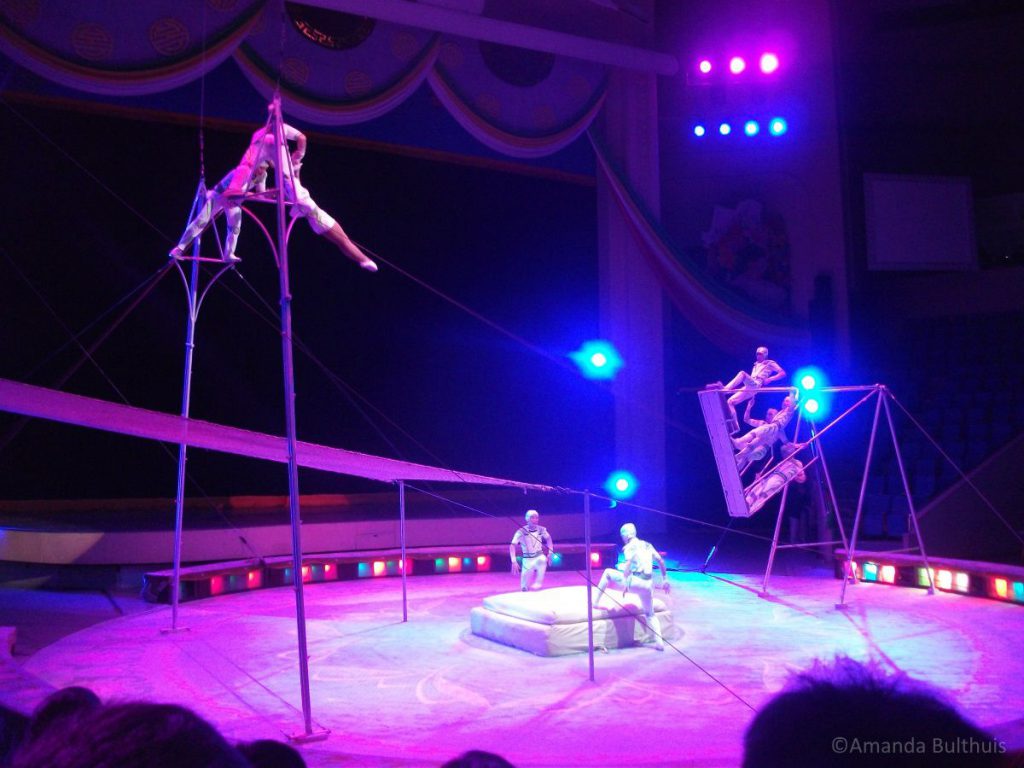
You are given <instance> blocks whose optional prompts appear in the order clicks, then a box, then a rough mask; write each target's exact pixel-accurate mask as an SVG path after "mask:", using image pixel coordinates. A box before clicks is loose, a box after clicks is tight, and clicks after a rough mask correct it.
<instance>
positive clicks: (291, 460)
mask: <svg viewBox="0 0 1024 768" xmlns="http://www.w3.org/2000/svg"><path fill="white" fill-rule="evenodd" d="M273 110H274V117H273V124H274V140H275V150H276V154H277V158H276V160H277V162H276V171H277V181H278V183H277V251H278V254H277V255H278V266H279V269H278V273H279V275H280V286H281V357H282V359H283V363H284V366H283V367H284V417H285V428H286V432H287V444H288V510H289V514H290V517H291V525H292V570H293V572H294V579H295V582H294V585H295V618H296V625H297V629H298V645H299V648H298V651H299V678H300V683H301V687H302V720H303V725H304V727H305V735H306V736H311V735H312V734H313V715H312V707H311V704H310V696H309V656H308V654H307V650H306V606H305V603H304V601H303V595H302V519H301V517H300V510H299V467H298V463H297V461H296V453H297V443H298V439H297V437H296V430H295V369H294V363H293V359H292V294H291V288H290V287H289V285H288V239H287V228H286V223H285V184H286V181H288V182H290V180H291V176H290V174H289V175H288V177H287V179H286V175H285V169H286V168H288V167H290V163H289V161H288V158H287V153H288V147H287V144H286V143H285V139H284V128H283V127H282V118H281V97H280V95H279V94H276V93H275V94H274V102H273ZM291 194H292V195H294V191H292V192H291Z"/></svg>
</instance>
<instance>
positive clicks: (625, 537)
mask: <svg viewBox="0 0 1024 768" xmlns="http://www.w3.org/2000/svg"><path fill="white" fill-rule="evenodd" d="M619 535H621V536H622V542H623V544H624V546H623V548H622V555H623V558H624V560H623V561H622V562H620V563H619V566H618V568H605V569H604V573H603V574H601V582H600V583H599V584H598V585H597V596H596V597H595V598H594V608H597V609H600V608H601V606H600V605H599V603H600V602H601V598H602V597H604V594H605V590H606V589H607V588H608V585H609V584H615V585H616V586H618V587H620V588H621V589H622V594H623V595H625V594H626V593H627V592H632V593H633V594H634V595H637V596H638V597H639V598H640V604H641V606H643V609H644V619H643V620H644V622H645V623H646V624H647V629H649V630H650V631H651V633H652V634H653V635H654V647H655V648H656V649H657V650H659V651H663V650H665V641H664V639H663V638H662V636H661V622H660V621H659V620H658V617H657V616H656V615H655V613H654V590H655V582H654V563H655V562H657V563H658V568H660V569H661V584H659V585H658V587H659V588H661V589H664V590H665V591H666V592H668V590H669V586H668V570H667V569H666V568H665V559H664V558H663V557H662V556H661V553H659V552H658V550H656V549H655V548H654V547H653V546H652V545H651V544H650V543H649V542H646V541H644V540H643V539H638V538H637V537H636V526H635V525H633V524H632V523H626V524H625V525H623V526H622V527H621V528H620V529H619Z"/></svg>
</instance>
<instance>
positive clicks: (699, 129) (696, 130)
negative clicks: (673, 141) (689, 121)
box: [693, 123, 708, 138]
mask: <svg viewBox="0 0 1024 768" xmlns="http://www.w3.org/2000/svg"><path fill="white" fill-rule="evenodd" d="M707 132H708V129H707V128H705V127H704V126H703V125H700V124H699V123H698V124H697V125H695V126H693V135H694V136H696V137H697V138H700V137H701V136H703V135H704V134H705V133H707Z"/></svg>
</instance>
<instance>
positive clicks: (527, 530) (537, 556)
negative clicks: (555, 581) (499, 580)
mask: <svg viewBox="0 0 1024 768" xmlns="http://www.w3.org/2000/svg"><path fill="white" fill-rule="evenodd" d="M525 519H526V525H523V526H520V527H519V528H517V529H516V532H515V534H514V535H513V536H512V543H511V544H509V545H508V556H509V557H510V558H511V560H512V573H518V574H519V587H520V589H522V590H523V592H527V591H535V590H538V589H540V588H541V587H542V586H544V574H545V573H547V570H548V565H550V564H551V561H552V560H553V559H554V556H555V544H554V542H553V541H552V540H551V534H550V533H548V529H547V528H545V527H544V526H542V525H539V523H540V513H539V512H538V511H537V510H536V509H528V510H527V511H526V517H525ZM517 544H518V545H519V546H520V547H521V548H522V550H523V567H522V569H520V567H519V561H518V560H517V559H516V545H517Z"/></svg>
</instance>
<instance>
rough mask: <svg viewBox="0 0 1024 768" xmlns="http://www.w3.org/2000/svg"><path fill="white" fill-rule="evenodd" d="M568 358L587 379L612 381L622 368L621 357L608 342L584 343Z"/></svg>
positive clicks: (594, 340) (600, 340)
mask: <svg viewBox="0 0 1024 768" xmlns="http://www.w3.org/2000/svg"><path fill="white" fill-rule="evenodd" d="M569 358H570V359H571V360H572V361H573V362H574V363H576V367H577V368H579V369H580V373H581V374H583V377H584V378H587V379H614V378H615V374H617V373H618V372H619V369H620V368H621V367H622V366H623V362H622V357H620V355H619V352H618V350H616V349H615V346H614V345H613V344H612V343H611V342H610V341H603V340H602V339H593V340H591V341H585V342H584V343H583V344H582V345H581V346H580V348H579V349H577V350H576V351H575V352H570V353H569Z"/></svg>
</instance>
